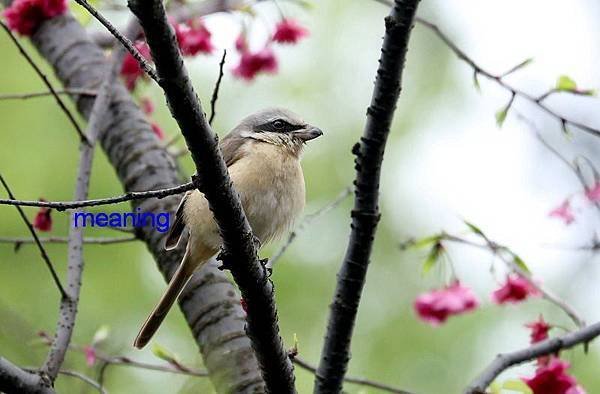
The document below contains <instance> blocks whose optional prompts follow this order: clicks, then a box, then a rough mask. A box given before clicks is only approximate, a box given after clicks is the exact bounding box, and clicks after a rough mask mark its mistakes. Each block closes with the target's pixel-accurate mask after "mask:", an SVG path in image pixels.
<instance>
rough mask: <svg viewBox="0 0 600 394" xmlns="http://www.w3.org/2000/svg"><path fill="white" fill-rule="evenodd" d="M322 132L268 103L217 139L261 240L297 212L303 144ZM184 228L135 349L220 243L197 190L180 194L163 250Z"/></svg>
mask: <svg viewBox="0 0 600 394" xmlns="http://www.w3.org/2000/svg"><path fill="white" fill-rule="evenodd" d="M322 134H323V132H322V131H321V130H320V129H318V128H316V127H314V126H311V125H310V124H308V123H306V122H305V121H303V120H302V119H301V118H300V117H298V116H297V115H296V114H294V113H292V112H290V111H288V110H286V109H281V108H270V109H265V110H262V111H259V112H257V113H255V114H253V115H250V116H248V117H246V118H245V119H243V120H242V121H241V123H240V124H239V125H238V126H237V127H235V128H234V129H233V130H232V131H231V132H230V133H229V134H227V135H226V136H225V137H224V138H223V139H222V140H221V142H220V148H221V152H222V153H223V157H224V159H225V163H226V164H227V168H228V170H229V175H230V176H231V180H232V181H233V184H234V187H235V189H236V191H237V192H238V193H239V195H240V198H241V202H242V206H243V208H244V212H245V213H246V217H247V218H248V221H249V222H250V226H251V227H252V231H253V233H254V235H255V236H256V237H257V238H258V239H259V241H260V244H261V245H264V244H265V243H267V242H269V241H271V240H272V239H274V238H276V237H278V236H279V235H282V234H284V233H286V232H287V231H288V230H289V229H290V227H291V226H292V224H293V222H294V220H295V219H296V218H297V217H298V215H299V214H300V213H301V212H302V210H303V208H304V199H305V189H304V175H303V174H302V167H301V166H300V157H301V154H302V148H303V146H304V144H305V143H306V142H307V141H309V140H312V139H314V138H317V137H319V136H321V135H322ZM185 229H187V230H188V231H189V238H188V243H187V247H186V251H185V255H184V257H183V260H182V262H181V265H180V266H179V268H178V269H177V271H176V272H175V274H174V275H173V277H172V278H171V281H170V282H169V285H168V287H167V289H166V290H165V292H164V294H163V296H162V297H161V299H160V301H159V302H158V304H157V305H156V307H155V308H154V310H153V311H152V313H151V314H150V316H149V317H148V319H147V320H146V322H145V323H144V325H143V326H142V328H141V329H140V332H139V333H138V335H137V337H136V338H135V342H134V346H135V347H137V348H138V349H141V348H142V347H144V346H145V345H146V344H147V343H148V341H150V339H151V338H152V336H153V335H154V333H155V332H156V330H158V327H159V326H160V324H161V323H162V321H163V320H164V318H165V316H166V315H167V312H168V311H169V309H171V306H173V303H174V302H175V300H176V299H177V297H178V296H179V294H180V293H181V291H182V290H183V288H184V287H185V285H186V283H187V282H188V280H189V279H190V278H191V276H192V274H193V273H194V271H195V270H197V269H199V268H200V267H202V266H203V265H204V264H205V263H206V262H207V261H208V260H209V259H210V258H211V257H212V256H213V255H215V254H216V253H217V252H218V251H219V248H220V247H221V243H222V241H221V237H220V235H219V229H218V228H217V225H216V223H215V221H214V218H213V215H212V213H211V211H210V209H209V207H208V201H207V200H206V199H205V198H204V195H203V194H202V193H200V192H199V191H197V190H194V191H190V192H187V193H186V194H185V196H184V197H183V199H182V200H181V203H180V204H179V208H177V213H176V214H175V220H174V221H173V225H172V226H171V229H170V231H169V234H168V235H167V239H166V244H165V248H166V249H167V250H170V249H173V248H175V247H176V246H177V244H178V243H179V239H180V237H181V235H182V233H183V231H184V230H185Z"/></svg>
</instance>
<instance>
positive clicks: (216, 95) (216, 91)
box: [208, 49, 227, 126]
mask: <svg viewBox="0 0 600 394" xmlns="http://www.w3.org/2000/svg"><path fill="white" fill-rule="evenodd" d="M226 56H227V50H226V49H223V57H222V58H221V62H220V63H219V77H218V78H217V83H215V88H214V89H213V94H212V98H211V99H210V118H209V119H208V124H209V125H211V126H212V123H213V120H214V119H215V115H216V114H217V111H216V104H217V99H218V98H219V88H220V87H221V80H222V79H223V66H224V65H225V57H226Z"/></svg>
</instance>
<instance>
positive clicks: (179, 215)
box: [165, 192, 191, 250]
mask: <svg viewBox="0 0 600 394" xmlns="http://www.w3.org/2000/svg"><path fill="white" fill-rule="evenodd" d="M190 193H191V192H186V193H185V195H184V196H183V198H182V199H181V202H180V203H179V206H178V207H177V212H175V220H174V221H173V225H172V226H171V228H170V229H169V234H168V235H167V240H166V242H165V249H166V250H171V249H175V248H176V247H177V244H179V239H180V238H181V234H183V230H184V229H185V221H184V220H183V207H184V205H185V201H186V199H187V198H188V196H189V194H190Z"/></svg>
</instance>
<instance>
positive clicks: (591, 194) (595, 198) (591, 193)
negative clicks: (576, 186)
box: [585, 182, 600, 203]
mask: <svg viewBox="0 0 600 394" xmlns="http://www.w3.org/2000/svg"><path fill="white" fill-rule="evenodd" d="M585 196H586V197H587V199H588V200H590V202H593V203H596V202H600V182H596V184H595V185H594V186H592V187H591V188H589V189H586V191H585Z"/></svg>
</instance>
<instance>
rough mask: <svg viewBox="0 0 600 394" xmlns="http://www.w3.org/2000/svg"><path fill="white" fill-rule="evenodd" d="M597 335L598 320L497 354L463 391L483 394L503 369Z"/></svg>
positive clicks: (468, 393)
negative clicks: (566, 332) (574, 329)
mask: <svg viewBox="0 0 600 394" xmlns="http://www.w3.org/2000/svg"><path fill="white" fill-rule="evenodd" d="M598 335H600V322H598V323H595V324H592V325H590V326H587V327H585V328H582V329H580V330H577V331H573V332H570V333H568V334H565V335H563V336H560V337H556V338H551V339H547V340H545V341H542V342H538V343H536V344H533V345H531V346H529V347H527V348H525V349H521V350H517V351H515V352H511V353H505V354H499V355H498V356H496V358H495V359H494V361H493V362H492V363H491V364H490V365H489V366H488V367H487V368H486V369H485V370H484V371H483V372H482V373H481V374H480V375H479V376H478V377H477V378H476V379H475V380H473V382H472V383H471V384H470V385H469V387H468V388H467V389H466V390H465V393H466V394H485V392H486V388H487V387H488V386H489V385H490V384H491V383H492V381H493V380H494V379H495V378H496V377H497V376H498V375H500V374H501V373H502V372H503V371H504V370H505V369H507V368H509V367H511V366H513V365H517V364H521V363H523V362H526V361H530V360H533V359H536V358H538V357H542V356H546V355H549V354H556V353H558V352H559V351H561V350H564V349H569V348H572V347H573V346H575V345H579V344H587V343H589V342H590V341H592V340H593V339H595V338H596V337H597V336H598Z"/></svg>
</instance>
